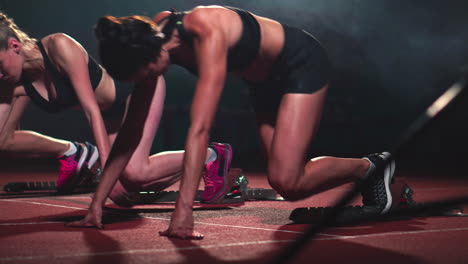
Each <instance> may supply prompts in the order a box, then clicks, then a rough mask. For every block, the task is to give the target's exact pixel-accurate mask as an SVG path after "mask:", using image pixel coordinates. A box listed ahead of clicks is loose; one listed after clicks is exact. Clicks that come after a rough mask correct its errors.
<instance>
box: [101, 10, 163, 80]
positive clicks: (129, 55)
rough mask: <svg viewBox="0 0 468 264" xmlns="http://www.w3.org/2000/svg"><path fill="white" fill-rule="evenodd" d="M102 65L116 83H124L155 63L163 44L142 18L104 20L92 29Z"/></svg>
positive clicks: (150, 22)
mask: <svg viewBox="0 0 468 264" xmlns="http://www.w3.org/2000/svg"><path fill="white" fill-rule="evenodd" d="M94 31H95V35H96V38H97V40H98V43H99V44H98V52H99V56H100V58H101V62H102V65H103V66H104V68H105V69H106V70H107V72H108V73H109V75H110V76H112V78H114V79H116V80H127V79H128V78H129V77H130V76H131V75H132V74H134V73H135V72H137V70H138V69H139V68H141V67H142V66H144V65H146V64H148V63H149V62H153V61H155V60H156V59H157V58H158V57H159V54H160V51H161V46H162V44H163V43H164V40H165V39H164V36H163V35H162V34H157V32H156V30H155V23H154V22H153V21H152V20H151V19H149V18H147V17H143V16H127V17H120V18H116V17H114V16H105V17H102V18H100V19H99V20H98V22H97V24H96V26H95V30H94Z"/></svg>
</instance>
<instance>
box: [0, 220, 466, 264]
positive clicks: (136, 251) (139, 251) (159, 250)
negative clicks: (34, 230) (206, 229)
mask: <svg viewBox="0 0 468 264" xmlns="http://www.w3.org/2000/svg"><path fill="white" fill-rule="evenodd" d="M454 231H468V227H467V228H449V229H436V230H419V231H405V232H387V233H379V234H369V235H357V236H341V237H329V238H316V239H315V240H349V239H359V238H369V237H380V236H404V235H408V234H424V233H437V232H454ZM294 241H295V240H264V241H248V242H238V243H227V244H215V245H201V246H194V247H182V248H169V249H164V248H150V249H130V250H120V251H104V252H88V253H77V254H67V255H41V256H16V257H3V258H0V261H18V260H38V259H55V258H74V257H93V256H110V255H134V254H149V253H164V252H174V251H185V250H198V249H211V248H222V247H238V246H249V245H267V244H279V243H291V242H294Z"/></svg>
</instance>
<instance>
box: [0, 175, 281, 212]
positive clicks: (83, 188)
mask: <svg viewBox="0 0 468 264" xmlns="http://www.w3.org/2000/svg"><path fill="white" fill-rule="evenodd" d="M229 173H230V176H231V177H232V178H234V179H235V180H234V183H233V185H232V187H231V189H230V191H229V192H228V193H227V194H226V195H225V196H224V198H223V199H222V200H221V201H220V202H218V203H220V204H228V203H243V202H244V201H255V200H257V201H259V200H262V201H284V199H283V198H282V197H281V196H279V195H278V194H277V192H276V191H275V190H272V189H263V188H250V187H249V186H248V184H249V181H248V180H247V178H246V177H245V176H244V175H243V172H242V169H239V168H231V169H230V170H229ZM100 177H101V170H100V169H99V168H97V169H94V170H93V171H91V170H89V169H88V168H83V170H82V172H81V180H80V183H79V184H78V185H77V187H76V188H75V189H74V190H73V191H72V192H70V193H79V192H93V191H94V190H95V189H96V187H97V184H98V183H99V180H100ZM3 190H4V191H5V192H9V193H22V192H43V191H49V192H50V191H52V192H56V191H57V186H56V183H55V182H53V181H42V182H10V183H7V184H6V185H5V186H4V187H3ZM200 194H201V191H198V192H197V195H196V197H195V200H196V201H200ZM178 195H179V192H178V191H150V190H149V191H140V192H132V193H130V194H129V195H128V198H129V199H130V200H131V201H132V202H133V203H134V204H155V203H168V202H175V200H176V199H177V196H178Z"/></svg>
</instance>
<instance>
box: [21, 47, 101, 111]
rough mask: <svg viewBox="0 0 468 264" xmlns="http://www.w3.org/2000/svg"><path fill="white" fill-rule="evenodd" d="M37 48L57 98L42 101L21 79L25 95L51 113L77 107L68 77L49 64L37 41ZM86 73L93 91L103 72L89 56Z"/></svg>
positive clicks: (32, 88)
mask: <svg viewBox="0 0 468 264" xmlns="http://www.w3.org/2000/svg"><path fill="white" fill-rule="evenodd" d="M37 46H38V47H39V50H40V51H41V54H42V57H43V58H44V66H45V69H46V71H47V72H49V74H50V76H51V78H52V83H53V84H54V86H55V90H56V93H57V98H55V99H51V100H46V99H44V98H43V97H42V96H41V95H40V94H39V93H38V92H37V90H36V89H35V88H34V86H33V85H32V83H31V82H30V81H28V80H25V79H23V86H24V89H25V91H26V94H27V95H28V96H29V97H30V98H31V100H32V101H33V102H34V103H35V104H36V105H37V106H38V107H39V108H41V109H43V110H45V111H47V112H51V113H54V112H59V111H63V110H65V109H67V108H69V107H71V106H74V105H77V104H78V98H77V96H76V93H75V90H74V89H73V86H72V84H71V82H70V79H69V78H68V76H66V75H65V74H63V73H60V72H58V71H57V69H56V67H55V66H54V65H53V64H52V63H51V62H50V60H49V56H47V53H46V52H45V50H44V46H43V45H42V43H41V42H40V41H37ZM88 71H89V77H90V80H91V86H92V87H93V90H95V89H96V88H97V86H98V85H99V82H100V81H101V78H102V74H103V72H102V69H101V67H100V66H99V64H98V63H97V62H96V61H95V60H94V58H93V57H91V56H89V60H88Z"/></svg>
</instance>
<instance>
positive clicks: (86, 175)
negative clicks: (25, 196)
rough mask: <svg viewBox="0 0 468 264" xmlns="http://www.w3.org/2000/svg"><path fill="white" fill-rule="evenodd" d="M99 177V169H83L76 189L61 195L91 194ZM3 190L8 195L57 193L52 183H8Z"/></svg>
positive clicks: (55, 186)
mask: <svg viewBox="0 0 468 264" xmlns="http://www.w3.org/2000/svg"><path fill="white" fill-rule="evenodd" d="M100 177H101V170H100V169H99V168H93V169H92V170H90V169H88V168H83V169H82V171H81V172H80V180H79V182H78V183H77V185H76V187H75V188H74V189H73V190H71V191H70V192H66V193H64V192H62V194H71V193H83V192H93V191H94V190H95V189H96V187H97V185H98V183H99V179H100ZM3 190H4V191H5V192H8V193H23V192H47V191H48V192H57V185H56V183H55V182H54V181H31V182H9V183H7V184H5V186H3Z"/></svg>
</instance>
